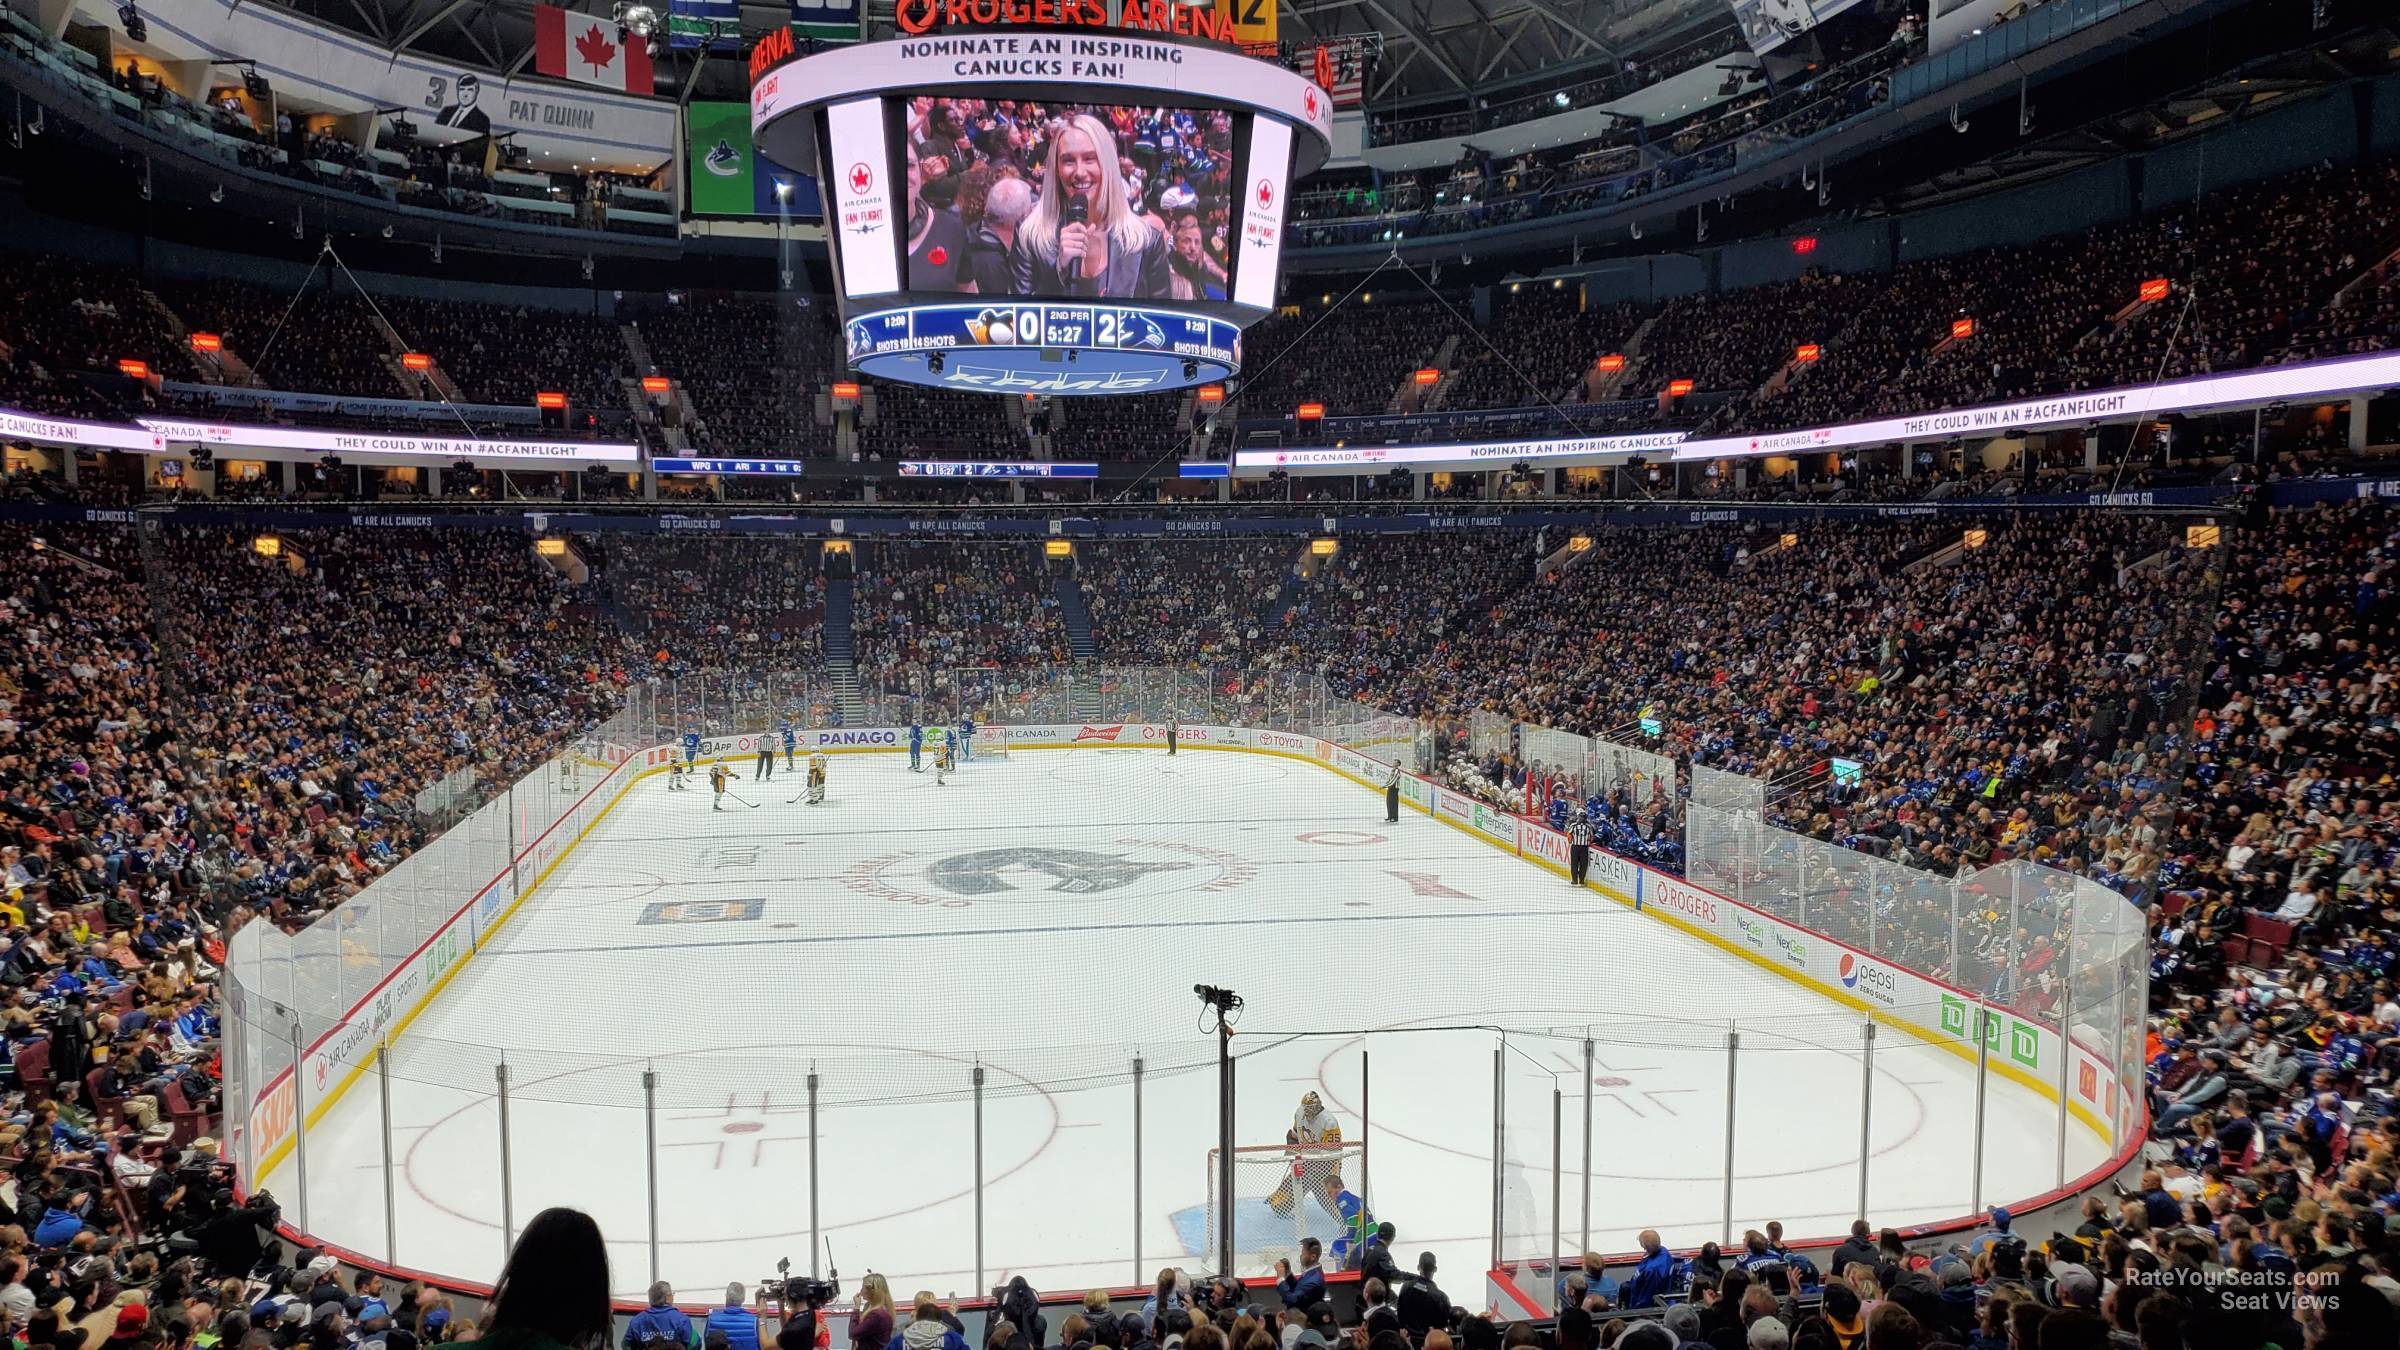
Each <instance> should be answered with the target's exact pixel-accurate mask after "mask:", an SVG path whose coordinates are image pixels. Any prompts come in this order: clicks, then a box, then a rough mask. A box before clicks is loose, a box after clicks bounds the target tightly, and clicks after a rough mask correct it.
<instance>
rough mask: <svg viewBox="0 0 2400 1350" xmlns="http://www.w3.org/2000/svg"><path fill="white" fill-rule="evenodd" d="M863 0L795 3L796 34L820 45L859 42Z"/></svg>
mask: <svg viewBox="0 0 2400 1350" xmlns="http://www.w3.org/2000/svg"><path fill="white" fill-rule="evenodd" d="M858 5H859V0H792V31H793V32H796V33H798V34H799V35H800V36H802V37H807V38H815V39H816V40H817V41H819V42H856V41H858Z"/></svg>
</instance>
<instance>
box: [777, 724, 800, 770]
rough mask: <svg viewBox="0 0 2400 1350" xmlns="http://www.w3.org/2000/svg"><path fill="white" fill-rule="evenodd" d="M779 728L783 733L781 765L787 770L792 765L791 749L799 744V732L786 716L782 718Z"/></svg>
mask: <svg viewBox="0 0 2400 1350" xmlns="http://www.w3.org/2000/svg"><path fill="white" fill-rule="evenodd" d="M780 730H781V731H782V733H783V767H784V768H785V769H787V770H788V769H790V768H791V767H792V751H793V750H794V749H795V748H796V747H797V746H798V745H799V744H800V733H799V731H798V730H797V729H795V728H794V727H793V726H792V719H790V718H788V717H787V718H785V719H783V726H782V727H781V728H780Z"/></svg>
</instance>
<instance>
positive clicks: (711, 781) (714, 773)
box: [708, 760, 733, 811]
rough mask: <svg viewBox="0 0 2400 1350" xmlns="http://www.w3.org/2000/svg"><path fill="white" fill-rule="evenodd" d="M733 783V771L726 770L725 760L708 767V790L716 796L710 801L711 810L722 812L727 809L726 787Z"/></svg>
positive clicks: (709, 807)
mask: <svg viewBox="0 0 2400 1350" xmlns="http://www.w3.org/2000/svg"><path fill="white" fill-rule="evenodd" d="M732 781H733V770H731V769H728V768H726V767H725V763H724V761H723V760H719V761H718V762H716V763H714V764H711V765H709V766H708V788H709V791H711V792H713V793H715V794H716V795H715V796H714V797H713V798H711V799H710V801H709V805H708V809H709V810H711V811H722V810H724V809H725V785H726V784H727V783H730V782H732Z"/></svg>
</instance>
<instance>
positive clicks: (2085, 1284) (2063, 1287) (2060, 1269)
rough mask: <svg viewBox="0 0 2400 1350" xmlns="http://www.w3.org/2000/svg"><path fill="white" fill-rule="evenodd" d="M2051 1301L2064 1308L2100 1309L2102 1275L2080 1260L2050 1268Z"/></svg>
mask: <svg viewBox="0 0 2400 1350" xmlns="http://www.w3.org/2000/svg"><path fill="white" fill-rule="evenodd" d="M2050 1296H2051V1301H2052V1302H2054V1303H2056V1304H2057V1305H2058V1306H2059V1307H2062V1308H2086V1309H2089V1310H2091V1311H2093V1312H2098V1311H2099V1310H2100V1277H2099V1276H2097V1275H2094V1274H2093V1273H2092V1268H2091V1267H2090V1266H2087V1265H2083V1264H2081V1263H2080V1262H2068V1263H2066V1264H2063V1265H2058V1266H2053V1267H2051V1269H2050Z"/></svg>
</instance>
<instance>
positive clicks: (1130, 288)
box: [1017, 113, 1169, 300]
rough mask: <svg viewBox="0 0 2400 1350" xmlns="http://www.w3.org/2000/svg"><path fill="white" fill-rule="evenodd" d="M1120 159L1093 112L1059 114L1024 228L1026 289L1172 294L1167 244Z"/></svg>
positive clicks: (1117, 295)
mask: <svg viewBox="0 0 2400 1350" xmlns="http://www.w3.org/2000/svg"><path fill="white" fill-rule="evenodd" d="M1117 159H1118V155H1117V139H1116V137H1115V135H1114V134H1112V133H1111V132H1110V131H1109V129H1108V124H1107V123H1105V122H1103V121H1101V120H1100V119H1099V118H1097V117H1094V116H1092V115H1091V114H1089V113H1072V114H1069V115H1068V116H1066V117H1065V118H1062V119H1061V120H1060V123H1059V126H1058V129H1057V133H1056V134H1055V135H1053V136H1052V137H1051V138H1050V154H1049V157H1048V158H1047V160H1046V161H1045V162H1044V164H1043V166H1042V191H1041V200H1040V201H1038V202H1036V203H1035V204H1034V208H1033V214H1031V215H1029V216H1027V217H1026V218H1025V223H1024V226H1023V227H1022V228H1021V229H1020V230H1019V231H1018V237H1017V245H1018V254H1017V291H1018V293H1019V294H1021V295H1067V296H1096V297H1102V298H1106V299H1111V300H1157V299H1161V298H1163V297H1164V296H1165V295H1166V294H1167V287H1168V285H1169V280H1168V276H1169V273H1168V267H1167V242H1166V240H1165V239H1164V238H1162V237H1161V236H1160V234H1159V232H1158V231H1157V230H1156V229H1153V228H1152V227H1151V225H1150V223H1149V222H1148V221H1146V220H1144V219H1142V218H1141V217H1140V216H1138V215H1136V214H1134V211H1133V207H1132V205H1131V204H1130V203H1129V202H1127V201H1126V197H1125V182H1124V179H1123V177H1122V175H1121V171H1120V170H1119V169H1118V167H1117Z"/></svg>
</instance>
